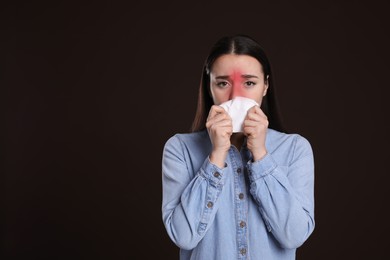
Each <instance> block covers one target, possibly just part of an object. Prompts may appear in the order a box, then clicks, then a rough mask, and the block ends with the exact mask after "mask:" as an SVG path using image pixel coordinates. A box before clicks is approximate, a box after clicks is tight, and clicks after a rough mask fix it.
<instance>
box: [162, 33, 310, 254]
mask: <svg viewBox="0 0 390 260" xmlns="http://www.w3.org/2000/svg"><path fill="white" fill-rule="evenodd" d="M236 97H244V98H247V99H250V100H253V101H255V102H256V103H257V104H258V105H254V106H252V107H251V108H249V110H247V111H246V117H245V120H244V122H243V124H242V131H240V132H234V133H233V130H232V129H233V128H232V125H233V121H232V117H231V116H230V115H229V114H228V112H227V110H225V109H224V108H223V107H222V106H220V105H221V104H223V103H225V102H227V101H228V102H229V101H230V100H234V99H235V98H236ZM162 188H163V201H162V217H163V222H164V225H165V228H166V230H167V233H168V235H169V237H170V238H171V239H172V241H173V242H174V243H175V244H176V245H177V246H178V247H179V248H180V259H201V260H205V259H223V260H229V259H267V260H270V259H278V260H281V259H295V253H296V248H298V247H299V246H301V245H302V244H303V243H304V242H305V241H306V239H307V238H308V237H309V236H310V234H311V233H312V231H313V229H314V159H313V152H312V148H311V146H310V143H309V142H308V141H307V139H305V138H304V137H302V136H301V135H299V134H287V133H286V132H285V131H284V130H283V129H282V126H281V120H280V116H279V114H278V109H277V105H276V98H275V90H274V86H273V84H272V72H271V67H270V63H269V61H268V59H267V57H266V54H265V52H264V50H263V49H262V48H261V46H260V45H259V44H258V43H257V42H256V41H254V40H253V39H252V38H250V37H248V36H243V35H238V36H233V37H223V38H221V39H220V40H219V41H217V43H216V44H215V45H214V46H213V48H212V49H211V52H210V54H209V56H208V57H207V59H206V62H205V65H204V68H203V74H202V79H201V84H200V89H199V97H198V107H197V112H196V116H195V119H194V123H193V131H192V133H188V134H176V135H174V136H173V137H171V138H170V139H169V140H168V141H167V142H166V144H165V147H164V151H163V158H162Z"/></svg>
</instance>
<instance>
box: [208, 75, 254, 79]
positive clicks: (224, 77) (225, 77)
mask: <svg viewBox="0 0 390 260" xmlns="http://www.w3.org/2000/svg"><path fill="white" fill-rule="evenodd" d="M215 78H216V79H229V78H230V76H217V77H215ZM241 78H244V79H250V78H257V79H258V78H259V77H257V76H255V75H250V74H243V75H241Z"/></svg>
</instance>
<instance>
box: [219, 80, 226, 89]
mask: <svg viewBox="0 0 390 260" xmlns="http://www.w3.org/2000/svg"><path fill="white" fill-rule="evenodd" d="M227 85H228V82H226V81H221V82H217V86H218V87H220V88H226V87H227Z"/></svg>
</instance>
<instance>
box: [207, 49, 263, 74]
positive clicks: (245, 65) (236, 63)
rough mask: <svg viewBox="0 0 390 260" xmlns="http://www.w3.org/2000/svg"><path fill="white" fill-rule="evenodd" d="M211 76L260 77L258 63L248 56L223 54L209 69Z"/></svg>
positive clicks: (260, 67) (260, 70) (259, 65)
mask: <svg viewBox="0 0 390 260" xmlns="http://www.w3.org/2000/svg"><path fill="white" fill-rule="evenodd" d="M211 73H212V74H224V75H230V74H235V73H244V74H254V75H262V74H263V69H262V66H261V64H260V62H259V61H258V60H257V59H255V58H253V57H252V56H249V55H237V54H225V55H222V56H220V57H218V58H217V59H216V60H215V61H214V64H213V66H212V67H211Z"/></svg>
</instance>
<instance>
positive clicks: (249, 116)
mask: <svg viewBox="0 0 390 260" xmlns="http://www.w3.org/2000/svg"><path fill="white" fill-rule="evenodd" d="M245 119H249V120H252V121H261V120H263V119H265V118H264V117H262V116H261V115H259V114H257V113H256V112H255V111H254V110H253V111H252V112H249V111H248V114H247V116H246V118H245Z"/></svg>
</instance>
